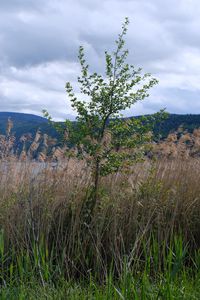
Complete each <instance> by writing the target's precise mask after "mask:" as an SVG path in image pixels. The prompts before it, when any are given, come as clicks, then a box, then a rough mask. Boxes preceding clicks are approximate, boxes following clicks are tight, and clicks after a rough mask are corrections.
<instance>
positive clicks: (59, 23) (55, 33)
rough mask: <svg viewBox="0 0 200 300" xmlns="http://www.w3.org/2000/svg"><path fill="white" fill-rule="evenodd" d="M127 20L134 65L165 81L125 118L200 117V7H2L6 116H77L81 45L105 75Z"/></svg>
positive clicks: (156, 0) (2, 105) (37, 2)
mask: <svg viewBox="0 0 200 300" xmlns="http://www.w3.org/2000/svg"><path fill="white" fill-rule="evenodd" d="M126 16H127V17H129V20H130V25H129V30H128V33H127V36H126V41H127V44H126V46H127V48H128V49H129V53H130V55H129V62H130V63H132V64H135V65H136V66H140V67H142V68H143V70H144V72H151V73H152V74H153V76H154V77H156V78H158V79H159V85H158V86H157V87H155V88H153V89H152V90H151V92H150V94H151V96H150V97H149V98H148V99H146V100H144V101H143V102H141V103H138V104H137V105H135V106H133V107H132V109H131V110H129V111H128V112H127V113H126V114H127V115H138V114H146V113H153V112H156V111H158V110H160V109H161V108H164V107H166V109H167V111H169V112H171V113H200V17H199V16H200V1H199V0H101V1H99V0H0V111H16V112H26V113H34V114H39V115H41V111H42V109H47V110H48V111H49V112H50V114H51V115H52V116H53V117H54V118H55V119H63V118H65V117H68V116H73V115H74V112H73V110H72V109H71V107H70V103H69V101H68V99H67V97H66V94H65V83H66V81H71V83H72V84H74V86H76V78H77V76H78V74H79V65H78V63H77V52H78V47H79V45H84V46H85V52H86V56H87V58H88V61H89V64H90V65H91V67H92V70H97V71H101V70H102V66H103V59H104V50H106V49H107V50H110V51H111V50H113V49H114V47H115V44H114V41H115V39H116V37H117V34H118V33H119V32H120V29H121V23H122V22H123V20H124V18H125V17H126Z"/></svg>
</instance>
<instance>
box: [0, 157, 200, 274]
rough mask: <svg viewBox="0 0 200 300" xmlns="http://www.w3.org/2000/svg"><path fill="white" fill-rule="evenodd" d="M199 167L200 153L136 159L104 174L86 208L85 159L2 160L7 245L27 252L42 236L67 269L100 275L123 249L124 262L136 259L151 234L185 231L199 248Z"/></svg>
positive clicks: (0, 198) (1, 206)
mask: <svg viewBox="0 0 200 300" xmlns="http://www.w3.org/2000/svg"><path fill="white" fill-rule="evenodd" d="M41 166H42V168H41ZM199 170H200V160H198V159H189V160H186V161H183V160H172V161H170V160H160V161H157V162H155V163H152V162H149V161H148V162H144V163H140V164H139V163H138V164H135V165H134V164H133V166H131V167H130V169H129V170H128V171H127V170H126V172H120V173H117V174H113V175H110V176H108V177H106V178H102V179H101V187H100V191H99V201H98V203H97V205H96V207H95V209H94V211H93V213H92V215H90V194H91V178H90V177H91V176H90V170H89V168H87V166H86V165H85V163H84V162H80V161H75V160H70V161H65V162H63V163H62V165H60V166H57V167H56V166H54V167H52V164H46V165H41V164H38V163H17V162H9V163H7V164H6V165H5V162H4V163H1V165H0V229H3V231H4V236H5V245H6V248H7V250H8V251H9V249H10V248H12V247H14V248H15V249H16V251H22V249H24V250H26V251H28V252H29V254H30V255H31V252H32V251H33V249H32V248H31V242H32V241H33V240H34V242H36V243H40V242H41V241H42V243H44V244H45V247H46V248H47V250H48V253H49V254H48V255H50V253H52V257H53V258H52V259H53V260H54V261H57V263H58V262H59V263H58V265H59V264H62V266H64V269H65V273H66V274H65V275H69V277H70V276H72V275H74V276H75V275H76V276H77V274H79V275H84V274H88V272H90V270H93V269H95V270H96V271H99V274H102V275H101V276H103V275H105V273H106V270H108V266H110V265H111V264H113V265H114V268H115V271H116V272H117V273H120V272H121V271H122V268H123V264H122V261H123V259H124V257H127V260H128V262H129V264H137V263H139V262H140V263H141V262H142V255H143V250H142V249H144V244H145V247H146V249H147V251H148V246H149V243H150V240H151V238H152V234H153V235H154V237H155V238H156V240H157V241H158V243H163V241H164V242H165V244H166V247H167V245H168V243H170V238H171V237H172V236H173V235H176V234H179V233H182V235H183V238H184V241H185V242H186V243H188V245H190V248H191V251H193V250H195V249H198V247H199V246H200V184H199V182H200V172H199ZM135 258H137V259H135Z"/></svg>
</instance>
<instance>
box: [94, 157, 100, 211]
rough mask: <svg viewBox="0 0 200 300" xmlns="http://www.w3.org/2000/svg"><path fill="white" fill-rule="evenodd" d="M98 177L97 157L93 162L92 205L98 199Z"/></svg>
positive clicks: (98, 164)
mask: <svg viewBox="0 0 200 300" xmlns="http://www.w3.org/2000/svg"><path fill="white" fill-rule="evenodd" d="M99 177H100V162H99V159H98V158H97V159H96V162H95V171H94V200H93V201H94V206H95V204H96V202H97V199H98V191H99Z"/></svg>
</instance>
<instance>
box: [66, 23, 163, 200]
mask: <svg viewBox="0 0 200 300" xmlns="http://www.w3.org/2000/svg"><path fill="white" fill-rule="evenodd" d="M128 24H129V20H128V18H126V19H125V22H124V23H123V25H122V31H121V33H120V34H119V36H118V39H117V40H116V41H115V43H116V50H115V51H114V52H113V53H111V54H110V53H108V52H107V51H106V52H105V62H106V63H105V74H104V75H100V74H97V73H92V74H91V73H90V72H89V66H88V64H87V62H86V60H85V55H84V48H83V47H82V46H81V47H80V48H79V56H78V58H79V62H80V66H81V75H80V76H79V77H78V83H79V84H80V91H81V93H82V94H84V95H85V96H86V98H87V99H86V100H85V99H84V100H83V99H79V98H77V97H76V95H75V93H74V91H73V87H72V86H71V84H70V82H67V83H66V92H67V95H68V97H69V99H70V101H71V105H72V107H73V108H74V110H75V111H76V112H77V122H76V123H75V124H72V123H71V122H70V121H66V125H67V126H66V127H67V131H68V138H69V140H70V141H71V142H72V144H74V145H76V147H77V150H78V151H77V155H78V156H79V158H82V159H86V160H87V161H88V163H90V164H91V166H92V172H93V181H94V182H93V183H94V194H93V200H94V204H95V203H96V200H97V196H98V187H99V178H100V176H102V175H107V174H109V173H112V172H115V171H117V170H119V168H120V167H121V166H123V165H124V163H127V162H129V161H132V160H135V159H137V157H138V156H141V155H142V152H143V151H142V150H143V149H142V146H143V145H144V144H145V142H146V141H148V140H149V139H150V135H149V131H150V127H151V126H150V125H152V123H153V122H154V121H155V117H154V116H152V117H151V120H149V119H147V118H141V119H138V118H130V119H127V120H125V119H123V118H122V117H123V115H122V111H123V110H125V109H127V108H130V107H131V106H132V105H133V104H135V103H136V102H138V101H140V100H143V99H145V98H146V97H148V96H149V94H148V91H149V89H150V88H151V87H153V86H154V85H155V84H157V83H158V81H157V80H156V79H155V78H152V77H151V75H150V74H148V73H145V74H142V69H141V68H139V69H136V68H135V67H134V66H133V65H130V64H128V63H127V56H128V50H126V49H124V45H125V41H124V36H125V35H126V33H127V27H128ZM130 149H132V150H131V151H129V150H130Z"/></svg>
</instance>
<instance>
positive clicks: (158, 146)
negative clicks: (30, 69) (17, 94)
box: [0, 112, 200, 161]
mask: <svg viewBox="0 0 200 300" xmlns="http://www.w3.org/2000/svg"><path fill="white" fill-rule="evenodd" d="M137 118H140V116H137ZM8 120H9V121H8ZM7 124H8V128H9V130H8V132H7V133H6V128H7ZM61 124H62V123H61ZM197 128H200V115H192V114H188V115H177V114H170V115H169V116H168V118H167V119H166V120H165V121H163V122H161V123H160V124H157V125H156V126H155V128H154V134H155V135H154V141H156V143H154V145H155V147H154V148H155V149H154V152H153V153H157V154H156V155H157V156H158V157H162V155H164V156H167V157H176V156H177V155H179V154H181V155H182V157H186V156H187V155H189V156H195V157H200V129H199V130H195V131H194V129H197ZM157 137H159V138H157ZM160 137H161V138H160ZM68 146H69V147H70V146H71V145H70V144H68ZM65 149H66V148H65V146H64V145H63V144H62V140H61V138H60V136H59V134H58V132H57V131H56V130H55V128H54V127H53V126H52V125H50V124H49V122H48V120H47V119H45V118H43V117H40V116H36V115H31V114H24V113H13V112H0V159H1V158H5V157H10V156H12V155H13V156H15V157H20V158H21V159H26V158H29V159H35V160H39V161H47V160H51V159H53V160H57V159H59V158H60V157H64V156H65V153H66V152H65ZM153 153H151V154H150V155H154V154H153Z"/></svg>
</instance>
